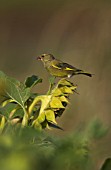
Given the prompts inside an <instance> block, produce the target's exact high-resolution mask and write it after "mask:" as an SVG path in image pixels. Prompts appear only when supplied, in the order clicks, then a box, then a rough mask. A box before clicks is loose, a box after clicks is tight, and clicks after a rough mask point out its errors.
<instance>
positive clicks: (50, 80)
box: [47, 76, 56, 94]
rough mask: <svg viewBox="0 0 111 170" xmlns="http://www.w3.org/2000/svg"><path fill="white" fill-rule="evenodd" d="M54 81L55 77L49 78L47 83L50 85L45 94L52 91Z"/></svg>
mask: <svg viewBox="0 0 111 170" xmlns="http://www.w3.org/2000/svg"><path fill="white" fill-rule="evenodd" d="M55 79H56V77H55V76H51V77H50V78H49V83H50V85H49V90H48V92H47V94H50V93H51V90H52V88H53V86H54V84H55V83H54V81H55Z"/></svg>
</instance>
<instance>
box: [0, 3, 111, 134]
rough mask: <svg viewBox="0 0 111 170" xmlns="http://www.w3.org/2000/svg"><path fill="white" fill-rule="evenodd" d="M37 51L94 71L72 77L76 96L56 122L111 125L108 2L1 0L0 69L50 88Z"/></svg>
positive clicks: (110, 7) (69, 125) (110, 11)
mask: <svg viewBox="0 0 111 170" xmlns="http://www.w3.org/2000/svg"><path fill="white" fill-rule="evenodd" d="M41 53H52V54H54V55H55V56H56V57H57V58H59V59H61V60H63V61H65V62H68V63H70V64H72V65H74V66H76V67H78V68H81V69H83V70H86V71H89V72H91V73H94V74H95V75H94V76H93V78H89V77H85V76H77V77H76V76H75V77H73V78H72V80H71V81H72V82H74V83H75V84H78V92H79V93H80V95H77V94H75V95H73V96H72V97H71V105H70V106H69V107H68V108H67V111H66V112H65V114H64V115H63V116H62V117H61V118H60V119H59V120H58V121H59V124H60V125H61V126H62V127H63V128H65V130H66V131H67V132H68V131H73V130H74V129H75V128H76V126H78V125H79V124H81V123H85V122H86V123H87V122H89V121H90V120H91V119H93V118H95V117H96V118H99V119H101V120H102V121H103V122H104V124H105V125H106V126H109V125H110V124H111V95H110V88H111V1H109V0H106V1H103V0H101V1H99V0H98V1H95V0H90V1H88V0H84V1H82V0H78V1H77V0H56V1H52V0H16V1H14V0H10V1H8V0H1V1H0V69H1V70H2V71H4V72H5V73H7V74H8V75H10V76H12V77H15V78H17V79H19V80H20V81H23V80H24V79H25V77H27V76H29V75H32V74H36V75H39V76H40V77H42V78H43V80H44V81H43V83H42V84H41V85H38V87H37V89H35V90H37V91H39V92H40V93H45V92H46V91H47V89H48V77H49V74H48V73H47V72H46V71H45V69H44V68H43V65H42V63H39V62H37V61H36V56H38V55H40V54H41Z"/></svg>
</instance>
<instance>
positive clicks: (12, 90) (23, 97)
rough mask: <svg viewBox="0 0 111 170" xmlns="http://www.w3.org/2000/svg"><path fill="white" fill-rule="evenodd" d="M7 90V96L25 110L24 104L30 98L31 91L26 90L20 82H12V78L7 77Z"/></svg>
mask: <svg viewBox="0 0 111 170" xmlns="http://www.w3.org/2000/svg"><path fill="white" fill-rule="evenodd" d="M6 82H7V87H8V88H7V89H6V91H5V93H6V95H7V96H8V97H9V98H10V99H12V100H14V101H15V102H16V103H17V104H19V105H20V106H21V107H22V108H24V104H25V102H26V101H27V99H28V98H29V97H30V89H29V88H25V87H24V85H23V84H21V83H20V82H19V81H16V80H15V81H12V79H11V78H10V77H6Z"/></svg>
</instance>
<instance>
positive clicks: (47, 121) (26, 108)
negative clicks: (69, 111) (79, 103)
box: [0, 72, 76, 132]
mask: <svg viewBox="0 0 111 170" xmlns="http://www.w3.org/2000/svg"><path fill="white" fill-rule="evenodd" d="M41 82H42V79H41V78H38V77H37V76H35V75H33V76H31V77H28V78H27V79H26V80H25V82H24V83H21V82H19V81H18V80H16V79H14V78H11V77H9V76H7V75H6V74H4V73H3V72H0V87H1V88H0V89H1V91H0V102H1V106H0V117H1V121H0V129H1V132H2V131H3V129H4V128H5V126H6V125H7V124H14V125H15V124H21V126H22V127H24V126H31V127H34V128H36V129H44V128H50V127H56V128H59V129H60V127H59V126H58V125H57V122H56V117H58V116H59V117H60V116H61V115H62V113H63V112H64V110H65V108H66V106H67V104H68V103H69V101H68V98H69V95H70V94H73V92H74V90H75V89H76V86H74V85H73V84H72V83H71V82H70V81H68V80H66V79H61V80H60V81H59V82H58V83H57V85H56V86H55V87H54V88H53V89H50V93H49V92H48V93H47V94H45V95H40V94H38V93H32V91H31V90H32V88H33V87H34V86H35V85H37V84H38V83H41Z"/></svg>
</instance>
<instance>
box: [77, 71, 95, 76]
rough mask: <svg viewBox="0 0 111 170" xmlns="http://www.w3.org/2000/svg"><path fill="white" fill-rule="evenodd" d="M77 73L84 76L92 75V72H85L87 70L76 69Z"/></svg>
mask: <svg viewBox="0 0 111 170" xmlns="http://www.w3.org/2000/svg"><path fill="white" fill-rule="evenodd" d="M77 74H84V75H86V76H89V77H92V74H91V73H87V72H85V71H83V70H78V71H77Z"/></svg>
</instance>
